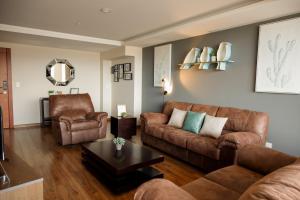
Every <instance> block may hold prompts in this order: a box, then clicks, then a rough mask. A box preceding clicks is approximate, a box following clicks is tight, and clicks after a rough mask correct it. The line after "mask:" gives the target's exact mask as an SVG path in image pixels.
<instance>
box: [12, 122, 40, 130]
mask: <svg viewBox="0 0 300 200" xmlns="http://www.w3.org/2000/svg"><path fill="white" fill-rule="evenodd" d="M40 126H41V124H40V123H33V124H18V125H14V128H16V129H17V128H28V127H40Z"/></svg>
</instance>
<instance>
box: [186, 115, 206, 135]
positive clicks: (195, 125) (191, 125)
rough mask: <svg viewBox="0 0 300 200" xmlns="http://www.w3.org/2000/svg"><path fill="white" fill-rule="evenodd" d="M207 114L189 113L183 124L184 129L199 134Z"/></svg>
mask: <svg viewBox="0 0 300 200" xmlns="http://www.w3.org/2000/svg"><path fill="white" fill-rule="evenodd" d="M205 115H206V113H200V112H191V111H188V112H187V115H186V118H185V120H184V123H183V129H184V130H186V131H191V132H192V133H196V134H198V133H199V130H200V128H201V127H202V124H203V121H204V118H205Z"/></svg>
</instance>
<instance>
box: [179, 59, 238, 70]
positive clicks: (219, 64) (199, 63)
mask: <svg viewBox="0 0 300 200" xmlns="http://www.w3.org/2000/svg"><path fill="white" fill-rule="evenodd" d="M234 62H235V61H233V60H227V61H209V62H195V63H183V64H178V66H179V69H182V70H186V69H191V68H192V67H194V66H198V65H201V64H207V63H208V64H218V65H217V67H216V70H221V71H224V70H225V69H226V68H223V67H222V63H234ZM188 65H190V67H189V68H184V67H183V66H188ZM219 66H221V68H219ZM225 66H226V65H225ZM199 69H201V70H207V69H202V68H199Z"/></svg>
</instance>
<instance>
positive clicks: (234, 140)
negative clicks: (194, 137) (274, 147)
mask: <svg viewBox="0 0 300 200" xmlns="http://www.w3.org/2000/svg"><path fill="white" fill-rule="evenodd" d="M262 143H263V142H262V139H261V137H260V136H259V135H258V134H256V133H251V132H231V133H227V134H224V135H222V136H221V137H219V138H218V148H222V147H224V146H226V147H231V148H233V149H239V148H241V147H243V146H245V145H247V144H262Z"/></svg>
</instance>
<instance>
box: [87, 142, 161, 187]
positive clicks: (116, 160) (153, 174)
mask: <svg viewBox="0 0 300 200" xmlns="http://www.w3.org/2000/svg"><path fill="white" fill-rule="evenodd" d="M163 160H164V157H163V155H161V154H160V153H158V152H157V151H155V150H151V149H149V148H148V147H144V146H141V145H138V144H134V143H132V142H130V141H128V140H126V144H125V145H124V146H123V148H122V150H121V151H117V150H116V146H115V144H114V143H113V142H112V140H105V141H100V142H91V143H86V144H83V145H82V162H83V164H84V165H85V166H86V167H87V168H88V169H89V170H90V171H91V172H92V173H93V174H95V175H96V176H97V177H98V178H99V179H100V180H101V181H103V182H104V183H105V184H106V185H107V186H108V187H109V188H110V189H111V190H112V191H113V192H124V191H128V190H130V189H133V188H134V187H136V186H138V185H140V184H141V183H143V182H145V181H147V180H150V179H152V178H163V174H162V173H161V172H160V171H158V170H156V169H154V168H153V167H151V165H153V164H156V163H159V162H162V161H163Z"/></svg>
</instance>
